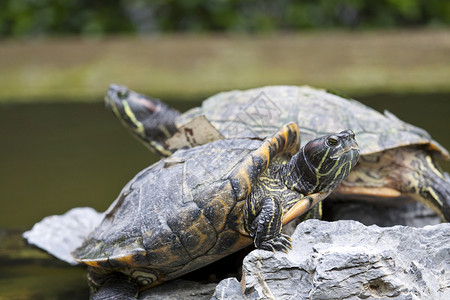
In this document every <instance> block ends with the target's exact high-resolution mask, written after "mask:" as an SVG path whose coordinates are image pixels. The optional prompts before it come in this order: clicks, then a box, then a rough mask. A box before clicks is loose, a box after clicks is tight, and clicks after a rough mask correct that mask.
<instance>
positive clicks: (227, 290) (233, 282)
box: [211, 277, 244, 300]
mask: <svg viewBox="0 0 450 300" xmlns="http://www.w3.org/2000/svg"><path fill="white" fill-rule="evenodd" d="M224 299H235V300H238V299H244V297H243V296H242V292H241V284H240V283H239V281H237V279H236V278H234V277H231V278H226V279H224V280H222V281H221V282H219V284H218V285H217V286H216V290H215V291H214V295H213V296H212V297H211V300H224Z"/></svg>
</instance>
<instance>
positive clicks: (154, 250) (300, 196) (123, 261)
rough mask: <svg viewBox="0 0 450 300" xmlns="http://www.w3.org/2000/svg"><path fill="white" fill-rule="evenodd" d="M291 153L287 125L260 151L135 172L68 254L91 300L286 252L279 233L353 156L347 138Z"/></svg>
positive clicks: (205, 150)
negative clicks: (242, 258) (244, 251)
mask: <svg viewBox="0 0 450 300" xmlns="http://www.w3.org/2000/svg"><path fill="white" fill-rule="evenodd" d="M299 145H300V143H299V133H298V127H297V125H296V124H295V123H290V124H287V125H285V126H283V127H282V128H281V129H280V130H279V131H278V132H277V133H276V134H275V135H273V136H272V137H269V138H267V139H266V140H264V141H261V140H259V139H244V138H241V139H224V140H218V141H214V142H211V143H208V144H206V145H203V146H199V147H194V148H189V149H185V150H179V151H177V152H175V153H174V154H173V155H172V156H170V157H169V158H166V159H163V160H161V161H159V162H157V163H155V164H153V165H152V166H150V167H148V168H146V169H144V170H143V171H141V172H140V173H139V174H137V175H136V176H135V177H134V179H132V180H131V181H130V182H129V183H128V184H127V185H126V186H125V187H124V188H123V190H122V192H121V193H120V195H119V196H118V198H117V199H116V201H115V202H113V204H112V205H111V206H110V208H109V209H108V210H107V211H106V212H105V217H104V219H103V220H102V222H101V223H100V225H99V226H98V227H97V228H96V229H95V230H94V231H93V232H92V233H91V234H90V235H89V237H88V238H87V239H86V240H85V242H84V243H83V245H82V246H81V247H79V248H78V249H76V250H75V251H74V252H73V253H72V254H73V256H74V258H75V259H76V260H77V261H78V262H80V263H83V264H86V265H88V266H90V268H89V280H90V283H91V285H92V287H93V289H94V291H95V295H94V298H96V299H110V298H113V299H118V298H120V297H122V298H120V299H124V298H123V297H125V296H122V295H121V294H124V295H125V294H126V295H127V297H129V298H133V297H134V296H135V295H136V293H137V291H138V290H140V289H143V288H146V287H151V286H154V285H157V284H160V283H162V282H164V281H167V280H171V279H173V278H176V277H178V276H180V275H182V274H185V273H187V272H190V271H192V270H195V269H197V268H200V267H202V266H204V265H207V264H209V263H211V262H213V261H216V260H218V259H219V258H221V257H224V256H226V255H228V254H230V253H232V252H235V251H237V250H239V249H241V248H243V247H244V246H246V245H249V244H251V243H252V242H253V243H254V245H255V246H256V247H257V248H260V249H266V250H282V251H287V250H288V249H289V248H290V242H289V238H288V237H287V236H285V235H283V234H282V233H281V227H282V224H285V223H287V222H289V221H290V220H292V219H293V218H295V217H296V216H297V215H301V214H302V213H304V212H306V211H308V210H309V209H310V208H311V207H312V206H314V205H315V204H316V203H317V202H319V201H320V200H322V199H323V198H324V197H326V196H327V195H328V194H329V193H330V192H331V191H332V190H333V189H334V188H335V187H336V186H337V185H338V184H339V182H341V181H342V180H343V179H344V178H345V177H346V176H347V174H348V173H349V172H350V170H351V168H352V167H353V166H354V165H355V164H356V162H357V160H358V156H359V150H358V145H357V143H356V141H355V138H354V133H353V132H352V131H351V130H346V131H342V132H340V133H336V134H331V135H328V136H324V137H320V138H317V139H315V140H312V141H310V142H309V143H307V144H306V145H305V146H304V147H303V148H302V149H300V150H299Z"/></svg>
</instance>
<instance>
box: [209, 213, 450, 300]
mask: <svg viewBox="0 0 450 300" xmlns="http://www.w3.org/2000/svg"><path fill="white" fill-rule="evenodd" d="M292 239H293V249H292V250H291V251H290V252H289V253H288V254H284V253H280V252H277V253H272V252H268V251H261V250H255V251H253V252H251V253H250V254H249V255H248V256H247V257H246V258H245V260H244V265H243V276H242V280H241V285H242V287H243V290H244V294H243V298H244V299H367V298H378V299H442V300H444V299H450V224H448V223H445V224H439V225H433V226H426V227H424V228H412V227H404V226H394V227H388V228H380V227H378V226H369V227H366V226H364V225H363V224H361V223H359V222H356V221H338V222H324V221H318V220H308V221H305V222H303V223H301V224H300V225H299V226H298V227H297V229H296V231H295V233H294V235H293V236H292ZM226 280H227V281H222V282H221V283H220V284H219V285H218V286H217V288H216V292H215V295H225V296H224V297H221V298H218V297H217V296H214V297H216V298H214V297H213V298H212V299H222V300H225V299H241V298H237V297H236V295H241V296H242V294H239V293H241V288H240V286H238V285H236V284H235V283H231V284H230V279H226ZM231 281H232V280H231ZM226 284H228V286H227V287H228V288H229V289H230V290H231V289H233V291H227V293H223V292H222V290H223V287H224V285H226ZM227 295H230V296H229V297H227Z"/></svg>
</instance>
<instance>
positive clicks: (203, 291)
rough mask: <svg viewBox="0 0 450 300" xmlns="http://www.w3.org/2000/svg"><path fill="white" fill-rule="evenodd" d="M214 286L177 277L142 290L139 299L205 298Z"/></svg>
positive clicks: (176, 299)
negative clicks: (177, 278)
mask: <svg viewBox="0 0 450 300" xmlns="http://www.w3.org/2000/svg"><path fill="white" fill-rule="evenodd" d="M238 284H239V283H238ZM215 287H216V284H215V283H208V284H201V283H197V282H193V281H187V280H181V279H179V280H174V281H170V282H167V283H165V284H163V285H161V286H157V287H155V288H152V289H148V290H146V291H144V292H142V293H141V294H140V295H139V300H178V299H186V300H190V299H192V300H202V299H205V300H206V299H210V298H211V295H212V294H213V293H214V289H215Z"/></svg>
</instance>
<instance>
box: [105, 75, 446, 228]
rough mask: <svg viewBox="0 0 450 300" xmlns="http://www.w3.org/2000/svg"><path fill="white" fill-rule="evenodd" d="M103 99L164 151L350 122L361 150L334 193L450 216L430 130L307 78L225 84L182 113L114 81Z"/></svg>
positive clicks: (305, 132)
mask: <svg viewBox="0 0 450 300" xmlns="http://www.w3.org/2000/svg"><path fill="white" fill-rule="evenodd" d="M105 102H106V106H107V108H109V109H110V110H112V111H113V112H114V114H115V115H116V116H117V117H118V119H119V120H121V121H122V123H123V124H124V125H125V127H127V128H128V129H130V131H131V132H132V134H133V135H135V136H136V137H137V138H138V139H139V140H140V141H141V142H142V143H143V144H144V145H146V146H147V147H148V148H149V149H150V150H152V151H153V152H154V153H156V154H157V155H159V156H161V157H166V156H169V155H171V154H172V153H173V152H174V151H176V150H177V149H180V148H186V147H195V146H198V145H202V144H205V143H208V142H210V141H212V140H217V139H222V138H234V137H248V138H256V137H257V138H265V137H267V136H269V135H270V134H271V132H272V131H273V130H275V129H276V128H278V127H279V126H281V125H282V124H284V123H287V122H296V123H297V124H298V125H299V127H300V134H301V141H302V143H303V145H304V144H305V143H307V142H308V141H310V140H311V139H314V138H317V137H318V136H321V135H326V134H330V133H332V132H337V131H340V130H343V129H345V128H351V129H352V130H353V131H354V132H355V134H356V136H357V139H358V144H359V146H360V151H361V153H360V154H361V158H360V160H359V162H358V164H357V166H356V167H355V168H354V169H353V170H352V172H351V173H350V175H349V176H348V177H347V178H346V179H345V180H344V181H343V182H342V183H341V184H340V185H339V186H338V188H337V189H336V190H335V191H334V192H333V193H332V195H331V196H330V197H329V198H331V199H338V200H356V201H361V200H363V201H369V202H373V203H387V204H391V205H392V204H396V203H405V202H408V201H419V202H421V203H422V204H424V205H426V206H428V207H429V208H431V209H432V210H433V211H434V212H436V213H437V214H438V215H439V216H440V218H441V219H442V220H443V221H450V176H449V175H448V174H447V173H445V172H443V171H442V170H441V168H440V167H439V165H438V163H437V160H436V157H442V158H444V159H447V160H448V159H449V153H448V151H447V150H446V149H445V148H444V147H442V146H441V145H440V144H439V143H438V142H436V141H435V140H433V139H432V138H431V136H430V135H429V134H428V133H427V132H426V131H425V130H423V129H421V128H418V127H416V126H413V125H411V124H408V123H405V122H403V121H401V120H400V119H398V118H397V117H396V116H395V115H393V114H392V113H390V112H388V111H385V112H384V114H381V113H379V112H378V111H376V110H374V109H372V108H369V107H367V106H365V105H363V104H362V103H360V102H358V101H356V100H353V99H348V98H344V97H341V96H339V95H337V94H333V93H330V92H327V91H326V90H322V89H316V88H313V87H309V86H266V87H261V88H254V89H249V90H242V91H241V90H232V91H227V92H221V93H218V94H216V95H213V96H211V97H209V98H208V99H206V100H205V101H203V102H202V104H201V106H200V107H196V108H193V109H191V110H188V111H187V112H185V113H183V114H181V113H180V112H178V111H177V110H175V109H173V108H171V107H170V106H168V105H167V104H165V103H163V102H162V101H160V100H159V99H155V98H151V97H148V96H146V95H143V94H140V93H137V92H134V91H132V90H130V89H128V88H127V87H125V86H121V85H115V84H112V85H111V86H110V87H109V89H108V91H107V92H106V95H105Z"/></svg>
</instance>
